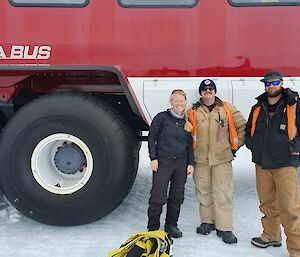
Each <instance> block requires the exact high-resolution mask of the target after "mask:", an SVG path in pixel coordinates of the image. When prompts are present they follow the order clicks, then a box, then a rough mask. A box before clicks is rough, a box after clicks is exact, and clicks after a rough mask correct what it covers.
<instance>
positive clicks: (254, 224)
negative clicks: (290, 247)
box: [0, 143, 288, 257]
mask: <svg viewBox="0 0 300 257" xmlns="http://www.w3.org/2000/svg"><path fill="white" fill-rule="evenodd" d="M233 167H234V182H235V207H234V227H235V229H234V232H235V234H236V236H237V238H238V243H237V244H234V245H227V244H225V243H224V242H223V241H222V240H221V239H220V238H219V237H217V235H216V233H215V232H212V233H211V234H210V235H208V236H202V235H199V234H197V233H196V227H197V226H199V223H200V220H199V212H198V208H199V207H198V202H197V200H196V198H195V188H194V184H193V180H192V178H191V177H189V178H188V182H187V184H186V191H185V201H184V204H183V206H182V210H181V214H180V219H179V228H180V229H181V230H182V232H183V237H182V238H180V239H175V240H174V255H173V256H174V257H226V256H228V257H229V256H230V257H253V256H255V257H256V256H257V257H270V256H274V257H275V256H276V257H279V256H282V257H284V256H285V257H287V256H288V252H287V250H286V244H285V242H283V245H282V247H280V248H275V247H269V248H267V249H259V248H256V247H254V246H252V245H251V244H250V240H251V238H252V237H253V236H259V235H260V233H261V230H262V228H261V224H260V218H261V213H260V211H259V209H258V198H257V194H256V189H255V172H254V165H253V164H252V163H251V157H250V152H249V151H248V150H247V149H246V148H245V147H243V148H242V149H240V150H239V151H238V153H237V158H236V160H235V161H234V162H233ZM151 179H152V175H151V171H150V169H149V159H148V153H147V144H146V143H143V146H142V148H141V152H140V166H139V171H138V175H137V178H136V181H135V183H134V185H133V188H132V190H131V192H130V193H129V195H128V196H127V198H126V199H125V200H124V201H123V202H122V204H121V205H120V206H119V207H118V208H117V209H116V210H115V211H113V212H112V213H111V214H110V215H108V216H107V217H105V218H103V219H101V220H99V221H97V222H94V223H92V224H88V225H83V226H76V227H55V226H48V225H43V224H40V223H37V222H35V221H32V220H30V219H28V218H26V217H25V216H23V215H22V214H21V213H19V212H18V211H17V210H15V209H14V208H13V207H12V206H11V205H10V204H9V203H8V202H7V201H6V199H5V197H4V196H3V195H2V194H0V256H1V257H53V256H55V257H67V256H72V257H105V256H108V253H109V252H110V251H112V250H115V249H117V248H118V247H119V246H120V244H121V243H123V242H124V241H125V240H126V239H127V238H128V237H130V236H131V235H133V234H135V233H137V232H140V231H145V230H146V224H147V207H148V206H147V203H148V198H149V192H150V188H151ZM164 217H165V212H164V213H163V215H162V217H161V224H162V227H163V225H164V223H163V222H164Z"/></svg>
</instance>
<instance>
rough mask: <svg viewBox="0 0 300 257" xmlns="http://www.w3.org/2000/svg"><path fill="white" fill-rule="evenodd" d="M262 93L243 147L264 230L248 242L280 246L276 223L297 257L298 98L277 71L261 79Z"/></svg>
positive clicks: (299, 231) (299, 249) (299, 221)
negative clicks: (251, 168)
mask: <svg viewBox="0 0 300 257" xmlns="http://www.w3.org/2000/svg"><path fill="white" fill-rule="evenodd" d="M261 81H262V82H263V83H264V84H265V91H266V92H265V93H263V94H262V95H260V96H258V97H257V98H256V99H257V100H258V103H257V104H256V105H254V106H253V107H252V110H251V113H250V116H249V119H248V123H247V126H246V146H247V147H248V148H249V149H250V150H251V152H252V161H253V162H254V163H255V167H256V187H257V193H258V196H259V201H260V210H261V212H262V213H263V214H264V217H263V218H262V219H261V221H262V226H263V233H262V235H261V236H260V237H254V238H252V240H251V243H252V244H253V245H255V246H257V247H260V248H266V247H268V246H281V239H282V238H281V229H280V224H282V225H283V227H284V232H285V234H286V236H287V240H286V243H287V248H288V251H289V253H290V256H291V257H300V198H299V192H298V178H297V167H298V166H299V152H300V130H299V129H300V106H299V96H298V93H297V92H294V91H292V90H290V89H288V88H286V89H285V88H283V87H282V84H283V79H282V75H281V73H280V72H279V71H269V72H267V73H266V74H265V76H264V78H263V79H262V80H261Z"/></svg>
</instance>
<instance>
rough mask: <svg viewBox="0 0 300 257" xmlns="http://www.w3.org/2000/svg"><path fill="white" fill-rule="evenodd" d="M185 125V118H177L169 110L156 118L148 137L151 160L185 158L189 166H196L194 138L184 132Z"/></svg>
mask: <svg viewBox="0 0 300 257" xmlns="http://www.w3.org/2000/svg"><path fill="white" fill-rule="evenodd" d="M184 123H185V119H184V118H183V119H178V118H175V117H174V116H172V114H171V113H170V112H169V111H168V110H167V111H164V112H160V113H158V114H157V115H156V116H155V117H154V119H153V121H152V123H151V126H150V130H149V135H148V150H149V156H150V159H151V160H155V159H157V158H171V159H176V158H182V157H185V158H187V164H191V165H194V152H193V148H192V136H191V134H190V133H188V132H186V131H185V130H184Z"/></svg>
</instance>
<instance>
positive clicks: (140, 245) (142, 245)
mask: <svg viewBox="0 0 300 257" xmlns="http://www.w3.org/2000/svg"><path fill="white" fill-rule="evenodd" d="M172 244H173V241H172V239H171V238H170V237H169V236H168V235H167V233H166V232H164V231H162V230H155V231H149V232H140V233H137V234H135V235H134V236H132V237H130V238H128V239H127V241H126V242H125V243H123V244H122V245H121V246H120V248H119V249H117V250H115V251H112V252H110V253H109V254H108V257H172V246H173V245H172Z"/></svg>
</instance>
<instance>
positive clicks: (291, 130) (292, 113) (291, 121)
mask: <svg viewBox="0 0 300 257" xmlns="http://www.w3.org/2000/svg"><path fill="white" fill-rule="evenodd" d="M296 105H297V104H293V105H292V106H290V105H287V109H286V114H287V121H288V136H289V140H292V139H294V138H295V136H296V135H297V126H296V124H295V121H296Z"/></svg>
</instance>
